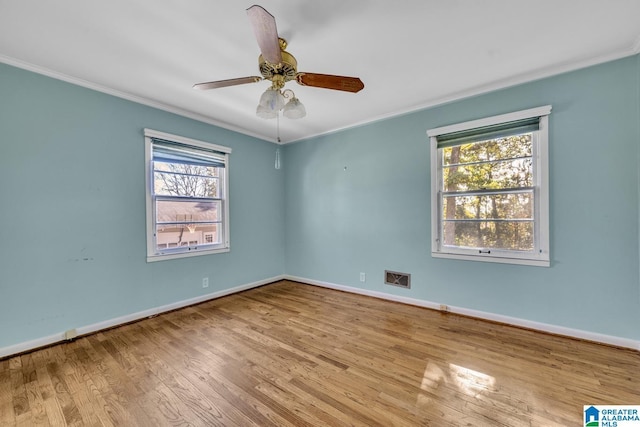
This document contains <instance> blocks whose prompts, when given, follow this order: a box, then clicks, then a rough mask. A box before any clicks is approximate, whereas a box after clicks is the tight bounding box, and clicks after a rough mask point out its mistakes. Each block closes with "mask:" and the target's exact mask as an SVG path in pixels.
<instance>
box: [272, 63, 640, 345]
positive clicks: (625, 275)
mask: <svg viewBox="0 0 640 427" xmlns="http://www.w3.org/2000/svg"><path fill="white" fill-rule="evenodd" d="M639 70H640V65H639V62H638V57H637V56H635V57H629V58H626V59H622V60H618V61H614V62H610V63H606V64H602V65H599V66H595V67H591V68H588V69H583V70H579V71H575V72H571V73H566V74H562V75H558V76H555V77H552V78H547V79H544V80H540V81H536V82H532V83H529V84H523V85H520V86H517V87H512V88H509V89H505V90H500V91H496V92H492V93H489V94H485V95H482V96H477V97H473V98H468V99H465V100H461V101H458V102H453V103H450V104H447V105H443V106H438V107H435V108H429V109H425V110H422V111H419V112H414V113H411V114H407V115H403V116H400V117H396V118H392V119H388V120H384V121H380V122H377V123H374V124H370V125H366V126H362V127H358V128H353V129H349V130H346V131H343V132H339V133H335V134H332V135H328V136H323V137H318V138H315V139H313V140H308V141H302V142H299V143H295V144H291V145H288V146H286V147H285V152H284V156H283V164H284V168H285V172H286V174H285V197H286V202H285V203H286V213H285V215H286V217H285V219H286V242H285V251H286V256H285V259H286V267H285V270H286V271H287V274H290V275H293V276H297V277H302V278H307V279H313V280H317V281H323V282H330V283H334V284H338V285H345V286H351V287H356V288H363V289H366V290H370V291H378V292H385V293H388V294H393V295H401V296H406V297H410V298H416V299H421V300H425V301H431V302H437V303H444V304H449V305H452V306H459V307H464V308H468V309H474V310H480V311H484V312H489V313H494V314H500V315H505V316H511V317H515V318H520V319H526V320H530V321H536V322H543V323H548V324H552V325H556V326H564V327H569V328H574V329H580V330H584V331H589V332H595V333H602V334H607V335H612V336H618V337H623V338H629V339H635V340H638V339H640V284H639V276H638V272H639V260H638V220H639V216H638V204H639V200H638V197H639V196H638V194H639V193H638V191H639V186H638V146H639V144H640V131H639V128H638V118H639V117H640V106H639V104H640V100H639V97H638V94H639V85H640V81H639V79H638V74H639ZM365 90H366V89H365ZM547 104H551V105H552V106H553V111H552V113H551V116H550V180H551V185H550V193H551V195H550V204H551V230H550V233H551V256H552V266H551V267H550V268H543V267H526V266H515V265H505V264H491V263H479V262H470V261H454V260H446V259H434V258H432V257H431V254H430V241H431V240H430V239H431V235H430V234H431V231H430V223H431V222H430V221H431V215H430V212H431V209H430V185H431V183H430V171H429V161H430V153H429V144H428V140H427V136H426V130H427V129H430V128H435V127H439V126H444V125H449V124H453V123H457V122H463V121H467V120H472V119H477V118H482V117H487V116H492V115H497V114H502V113H508V112H511V111H517V110H522V109H527V108H532V107H538V106H541V105H547ZM385 269H389V270H396V271H402V272H407V273H411V274H412V289H410V290H405V289H400V288H397V287H392V286H386V285H384V284H383V271H384V270H385ZM359 272H365V273H366V274H367V281H366V282H365V283H361V282H359Z"/></svg>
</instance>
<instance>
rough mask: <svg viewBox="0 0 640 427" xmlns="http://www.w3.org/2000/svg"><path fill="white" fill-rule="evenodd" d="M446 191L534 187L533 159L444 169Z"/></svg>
mask: <svg viewBox="0 0 640 427" xmlns="http://www.w3.org/2000/svg"><path fill="white" fill-rule="evenodd" d="M442 172H443V183H444V191H447V192H451V191H474V190H485V189H489V190H494V189H504V188H521V187H531V186H533V167H532V160H531V158H525V159H513V160H501V161H497V162H487V163H479V164H474V165H466V166H459V165H458V166H450V167H447V168H443V171H442Z"/></svg>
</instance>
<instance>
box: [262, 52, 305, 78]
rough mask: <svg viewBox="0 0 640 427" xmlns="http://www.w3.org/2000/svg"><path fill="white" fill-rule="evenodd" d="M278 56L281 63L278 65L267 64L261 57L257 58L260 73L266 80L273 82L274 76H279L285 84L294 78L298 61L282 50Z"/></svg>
mask: <svg viewBox="0 0 640 427" xmlns="http://www.w3.org/2000/svg"><path fill="white" fill-rule="evenodd" d="M280 54H281V55H282V62H281V63H279V64H272V63H270V62H267V61H266V60H265V59H264V58H263V57H262V55H260V57H259V58H258V64H259V67H260V73H261V74H262V77H264V78H265V79H266V80H273V78H274V76H281V78H282V79H283V80H284V81H285V82H288V81H290V80H294V79H295V78H296V74H297V73H298V61H296V58H294V57H293V55H291V54H290V53H289V52H286V51H284V50H282V51H280Z"/></svg>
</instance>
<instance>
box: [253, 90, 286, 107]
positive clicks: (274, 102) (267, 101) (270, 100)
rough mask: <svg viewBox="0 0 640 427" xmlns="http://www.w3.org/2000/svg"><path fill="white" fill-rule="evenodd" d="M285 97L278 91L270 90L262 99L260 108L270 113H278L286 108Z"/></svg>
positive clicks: (266, 91)
mask: <svg viewBox="0 0 640 427" xmlns="http://www.w3.org/2000/svg"><path fill="white" fill-rule="evenodd" d="M284 102H285V99H284V96H283V95H282V93H281V92H280V91H279V90H278V89H273V88H269V89H267V90H265V91H264V93H263V94H262V96H261V97H260V103H259V104H258V107H264V108H266V109H267V110H269V111H273V112H275V113H277V112H278V111H280V110H282V107H284Z"/></svg>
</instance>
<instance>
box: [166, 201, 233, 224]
mask: <svg viewBox="0 0 640 427" xmlns="http://www.w3.org/2000/svg"><path fill="white" fill-rule="evenodd" d="M221 205H222V202H220V201H219V200H212V201H208V200H206V201H196V200H157V201H156V223H176V222H177V223H190V222H217V221H221V220H222V218H221V216H220V212H221V208H222V206H221Z"/></svg>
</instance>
